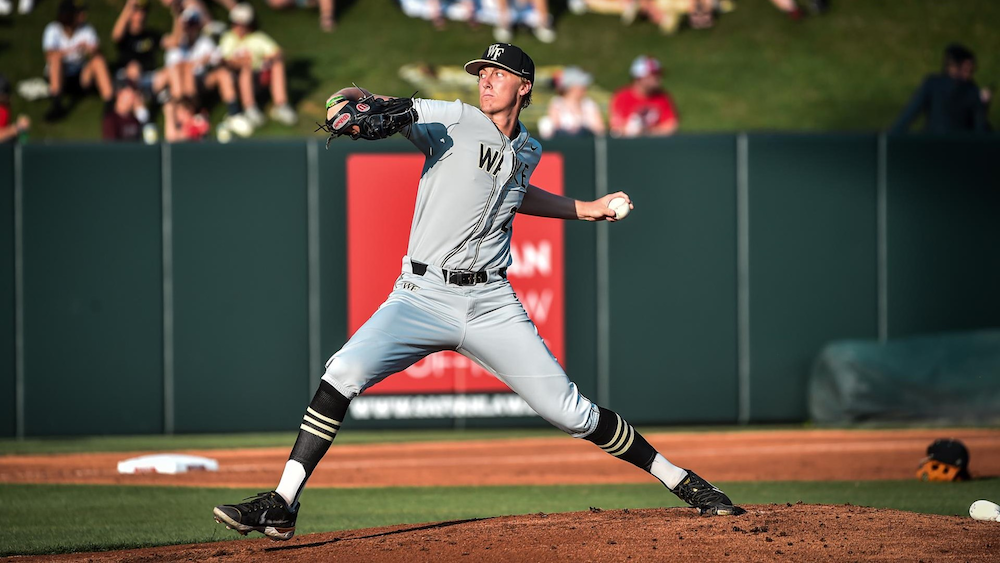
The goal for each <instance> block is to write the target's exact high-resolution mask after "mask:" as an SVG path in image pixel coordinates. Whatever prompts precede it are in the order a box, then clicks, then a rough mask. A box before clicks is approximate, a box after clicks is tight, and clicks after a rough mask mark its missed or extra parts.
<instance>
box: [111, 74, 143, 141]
mask: <svg viewBox="0 0 1000 563" xmlns="http://www.w3.org/2000/svg"><path fill="white" fill-rule="evenodd" d="M139 101H140V100H139V95H138V92H136V88H135V86H134V85H133V84H131V83H129V82H125V83H123V84H121V85H120V86H119V87H118V92H117V93H116V95H115V104H114V106H112V107H111V108H110V109H108V110H107V111H106V112H105V113H104V118H103V120H102V122H101V138H103V139H104V140H105V141H138V140H140V139H142V123H141V122H140V121H139V119H138V118H137V117H136V115H135V113H136V108H137V106H138V104H139Z"/></svg>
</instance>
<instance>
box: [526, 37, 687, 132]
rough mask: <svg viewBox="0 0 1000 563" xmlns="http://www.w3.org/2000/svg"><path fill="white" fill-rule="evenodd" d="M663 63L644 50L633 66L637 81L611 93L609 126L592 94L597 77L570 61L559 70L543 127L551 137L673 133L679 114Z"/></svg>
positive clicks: (633, 80) (540, 126)
mask: <svg viewBox="0 0 1000 563" xmlns="http://www.w3.org/2000/svg"><path fill="white" fill-rule="evenodd" d="M662 70H663V67H662V66H661V65H660V61H658V60H656V59H655V58H653V57H649V56H646V55H640V56H639V57H637V58H636V59H635V60H634V61H632V64H631V65H630V67H629V75H630V76H631V78H632V81H631V82H630V83H629V84H627V85H625V86H622V87H621V88H619V89H618V90H617V91H616V92H615V93H614V96H612V98H611V103H610V104H609V107H608V111H607V114H608V116H609V118H610V124H609V126H605V123H604V117H603V114H604V112H603V111H602V108H601V107H600V105H599V104H598V103H597V102H595V101H594V100H593V99H592V98H591V97H590V96H588V94H587V88H588V87H589V86H590V84H591V83H592V82H593V79H592V77H591V76H590V74H588V73H587V72H585V71H584V70H583V69H581V68H578V67H575V66H569V67H566V68H564V69H563V70H562V72H560V73H558V74H557V75H556V76H555V89H556V96H555V97H553V98H552V100H551V101H550V102H549V107H548V111H547V112H546V115H545V117H543V118H542V119H541V120H539V123H538V131H539V135H540V136H541V137H542V138H543V139H549V138H552V137H579V136H600V135H604V134H606V133H609V134H610V135H611V136H613V137H644V136H666V135H672V134H673V133H674V132H675V131H677V128H678V126H679V125H680V117H679V114H678V112H677V108H676V106H675V104H674V101H673V99H672V98H671V97H670V94H669V93H668V92H667V90H666V89H665V88H664V87H663V80H662Z"/></svg>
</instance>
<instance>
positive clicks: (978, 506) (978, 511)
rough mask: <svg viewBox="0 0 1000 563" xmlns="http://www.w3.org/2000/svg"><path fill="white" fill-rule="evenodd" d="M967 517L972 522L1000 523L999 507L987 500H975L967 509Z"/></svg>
mask: <svg viewBox="0 0 1000 563" xmlns="http://www.w3.org/2000/svg"><path fill="white" fill-rule="evenodd" d="M969 516H972V518H973V519H974V520H983V521H985V522H1000V506H998V505H997V503H995V502H990V501H988V500H977V501H976V502H974V503H972V506H970V507H969Z"/></svg>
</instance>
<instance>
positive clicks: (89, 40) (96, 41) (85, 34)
mask: <svg viewBox="0 0 1000 563" xmlns="http://www.w3.org/2000/svg"><path fill="white" fill-rule="evenodd" d="M79 33H80V37H81V38H82V39H83V42H84V43H86V44H87V45H90V46H91V47H97V46H98V45H100V44H101V38H100V37H98V36H97V30H95V29H94V26H92V25H85V26H83V27H82V28H81V29H80V31H79Z"/></svg>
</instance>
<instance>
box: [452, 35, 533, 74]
mask: <svg viewBox="0 0 1000 563" xmlns="http://www.w3.org/2000/svg"><path fill="white" fill-rule="evenodd" d="M484 66H498V67H500V68H505V69H507V70H509V71H511V72H513V73H514V74H516V75H518V76H520V77H522V78H527V79H528V80H530V81H531V82H532V83H534V82H535V63H534V61H532V60H531V57H529V56H528V54H527V53H525V52H524V51H522V50H521V48H520V47H518V46H517V45H511V44H510V43H494V44H492V45H490V46H489V47H487V48H486V50H485V51H483V56H482V57H481V58H478V59H475V60H472V61H469V62H467V63H465V72H468V73H469V74H471V75H473V76H479V69H481V68H483V67H484Z"/></svg>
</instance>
